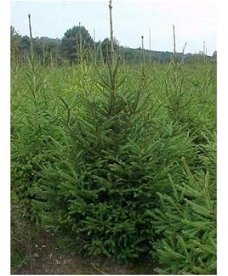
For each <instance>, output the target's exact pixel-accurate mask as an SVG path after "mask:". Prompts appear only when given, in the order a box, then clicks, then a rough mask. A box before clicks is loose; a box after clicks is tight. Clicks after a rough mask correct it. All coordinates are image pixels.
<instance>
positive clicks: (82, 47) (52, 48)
mask: <svg viewBox="0 0 228 276" xmlns="http://www.w3.org/2000/svg"><path fill="white" fill-rule="evenodd" d="M114 47H115V50H117V49H118V42H117V40H115V42H114ZM33 48H34V54H35V56H36V58H38V59H39V60H40V61H41V62H42V63H43V64H48V63H50V62H51V63H57V64H62V63H64V62H67V61H68V62H70V63H78V62H80V61H81V60H82V59H86V60H88V61H90V60H93V59H96V60H100V61H101V60H103V61H104V62H106V61H107V59H108V56H109V55H110V50H109V49H110V40H109V39H108V38H105V39H104V40H103V41H99V42H95V41H94V40H93V39H92V37H91V36H90V34H89V32H88V31H87V30H86V28H85V27H84V26H74V27H73V28H71V29H69V30H67V31H66V33H65V34H64V36H63V38H62V39H58V38H56V39H53V38H48V37H40V38H39V37H36V38H33ZM29 49H30V38H29V36H27V35H26V36H21V35H20V34H19V33H18V32H17V31H16V30H15V28H14V27H12V26H11V59H12V60H14V61H19V62H21V61H22V62H23V61H25V60H26V58H27V55H28V54H29V51H30V50H29Z"/></svg>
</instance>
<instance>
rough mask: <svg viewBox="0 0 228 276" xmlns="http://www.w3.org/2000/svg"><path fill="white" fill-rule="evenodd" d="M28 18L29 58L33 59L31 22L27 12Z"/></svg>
mask: <svg viewBox="0 0 228 276" xmlns="http://www.w3.org/2000/svg"><path fill="white" fill-rule="evenodd" d="M28 19H29V35H30V54H31V59H32V60H33V59H34V50H33V39H32V24H31V15H30V14H28Z"/></svg>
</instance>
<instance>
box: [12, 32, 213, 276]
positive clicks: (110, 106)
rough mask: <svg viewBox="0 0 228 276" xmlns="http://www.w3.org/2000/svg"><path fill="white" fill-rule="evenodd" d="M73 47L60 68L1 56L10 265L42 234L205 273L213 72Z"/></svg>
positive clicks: (204, 66) (111, 254) (171, 269)
mask: <svg viewBox="0 0 228 276" xmlns="http://www.w3.org/2000/svg"><path fill="white" fill-rule="evenodd" d="M77 30H78V29H77ZM79 31H80V32H81V31H82V29H79ZM84 31H85V30H84ZM68 34H70V32H69V33H68ZM79 34H80V33H79ZM67 37H68V36H67V35H66V39H67ZM78 39H79V43H77V45H78V44H79V46H80V47H79V50H80V51H79V52H77V55H76V54H75V55H74V59H75V60H76V62H77V63H76V64H72V65H71V66H69V65H60V64H58V63H57V62H56V63H53V59H52V58H51V59H49V60H48V59H45V62H43V61H42V60H40V59H39V58H38V57H37V56H36V54H35V52H31V53H30V56H27V57H26V58H25V57H24V58H25V59H23V60H22V59H20V58H18V54H17V50H16V48H12V52H11V53H12V55H11V57H12V66H11V70H12V74H11V95H12V102H11V111H12V119H11V127H12V129H11V139H12V140H11V145H12V146H11V147H12V157H11V158H12V159H11V160H12V161H11V162H12V169H11V173H12V177H11V178H12V187H11V190H12V192H11V194H12V268H18V267H20V266H22V265H23V263H25V262H26V261H29V259H30V258H31V253H30V252H31V251H32V249H31V243H32V241H33V240H34V241H35V240H36V239H37V238H38V236H39V235H38V232H37V231H36V229H39V230H40V229H41V231H44V230H46V231H49V232H51V233H53V234H54V235H55V236H56V237H58V239H59V241H60V240H61V244H62V246H64V248H68V249H69V250H70V252H73V253H75V254H79V253H80V254H82V255H85V256H88V255H89V256H98V257H100V256H105V257H106V258H110V259H114V260H116V261H118V262H124V263H130V262H135V261H137V260H141V259H142V258H144V259H146V260H148V266H149V265H150V263H152V262H153V263H155V264H156V266H157V267H155V269H156V272H157V273H161V274H172V273H174V274H192V273H194V274H213V273H216V67H215V64H214V63H213V62H211V61H209V60H207V59H206V58H205V59H202V60H201V59H200V60H198V61H197V62H196V61H195V63H193V64H184V63H180V61H179V59H178V58H176V59H172V61H171V62H170V63H168V64H159V63H155V62H153V63H147V62H146V61H145V60H144V62H143V64H128V63H127V62H126V60H125V61H124V58H123V56H121V55H120V52H119V53H118V55H117V54H116V55H115V58H114V61H113V60H112V59H110V58H107V59H105V57H104V56H102V55H100V57H99V58H101V59H102V62H97V61H98V60H99V59H97V57H98V56H99V51H97V49H98V48H96V47H95V48H96V49H92V48H90V47H89V46H88V45H87V46H86V45H84V44H83V43H81V42H80V36H79V38H78ZM31 41H32V40H30V43H31ZM89 41H90V42H91V38H90V40H89ZM14 45H15V44H14ZM30 46H31V45H30ZM33 46H34V45H33ZM104 49H106V50H107V52H108V49H109V42H108V41H107V45H106V48H104ZM107 55H109V53H107Z"/></svg>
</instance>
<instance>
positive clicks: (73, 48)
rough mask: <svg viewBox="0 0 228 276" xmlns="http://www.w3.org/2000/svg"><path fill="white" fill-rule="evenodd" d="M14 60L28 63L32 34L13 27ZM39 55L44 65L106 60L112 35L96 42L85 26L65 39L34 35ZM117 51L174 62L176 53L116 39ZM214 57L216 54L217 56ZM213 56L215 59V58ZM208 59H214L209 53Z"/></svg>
mask: <svg viewBox="0 0 228 276" xmlns="http://www.w3.org/2000/svg"><path fill="white" fill-rule="evenodd" d="M10 33H11V61H14V62H15V61H16V62H26V60H27V56H28V55H29V51H30V50H29V49H30V38H29V36H27V35H25V36H22V35H20V34H19V33H18V32H17V31H16V30H15V27H13V26H11V28H10ZM33 48H34V54H35V57H36V58H37V59H38V60H39V61H40V62H41V63H42V64H43V65H47V64H52V65H62V64H66V63H68V64H74V63H80V62H82V61H85V60H86V61H87V62H103V63H106V62H107V61H108V60H109V58H110V56H111V42H110V39H109V38H105V39H104V40H103V41H98V42H95V41H94V39H93V38H92V37H91V35H90V33H89V32H88V30H87V29H86V28H85V27H84V26H80V24H79V26H73V27H72V28H70V29H68V30H67V31H66V32H65V34H64V36H63V37H62V39H59V38H55V39H54V38H49V37H35V38H33ZM114 50H115V52H117V53H118V54H119V55H120V56H121V57H122V58H123V59H124V60H125V61H126V62H128V63H141V62H142V61H146V62H159V63H167V62H170V60H171V58H172V56H173V53H172V52H168V51H166V52H163V51H149V50H145V49H141V48H140V47H139V48H137V49H132V48H130V47H123V46H121V45H120V43H119V41H118V40H117V39H114ZM213 56H214V55H213ZM213 56H212V59H215V58H213ZM207 58H210V59H211V57H209V56H207ZM176 59H177V61H179V62H181V61H184V62H187V63H188V62H194V61H197V60H199V59H202V55H199V54H183V53H176Z"/></svg>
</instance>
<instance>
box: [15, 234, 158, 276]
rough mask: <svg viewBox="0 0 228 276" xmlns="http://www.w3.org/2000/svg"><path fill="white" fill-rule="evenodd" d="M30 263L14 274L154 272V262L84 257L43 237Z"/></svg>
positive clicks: (35, 248)
mask: <svg viewBox="0 0 228 276" xmlns="http://www.w3.org/2000/svg"><path fill="white" fill-rule="evenodd" d="M33 251H34V252H33V253H32V256H31V260H30V262H29V263H27V264H25V265H23V266H22V267H21V268H19V269H17V270H13V271H12V274H17V275H34V274H38V275H50V274H54V275H55V274H57V275H58V274H62V275H78V274H79V275H80V274H87V275H88V274H91V275H95V274H98V275H101V274H117V275H129V274H153V270H152V267H151V266H152V264H151V265H148V263H147V264H145V263H144V264H143V263H142V262H139V263H134V264H129V265H120V264H117V263H115V262H113V261H110V260H107V259H106V260H104V259H101V258H88V257H87V258H84V257H81V256H75V255H72V254H71V253H69V252H66V251H65V252H64V251H63V249H62V248H60V247H57V246H56V244H55V243H54V242H53V241H52V239H51V237H50V238H45V239H41V240H40V241H39V243H36V244H35V246H34V250H33Z"/></svg>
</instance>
